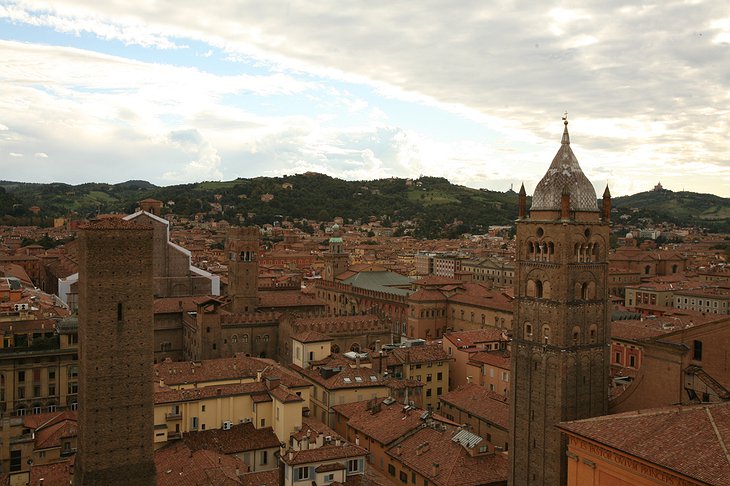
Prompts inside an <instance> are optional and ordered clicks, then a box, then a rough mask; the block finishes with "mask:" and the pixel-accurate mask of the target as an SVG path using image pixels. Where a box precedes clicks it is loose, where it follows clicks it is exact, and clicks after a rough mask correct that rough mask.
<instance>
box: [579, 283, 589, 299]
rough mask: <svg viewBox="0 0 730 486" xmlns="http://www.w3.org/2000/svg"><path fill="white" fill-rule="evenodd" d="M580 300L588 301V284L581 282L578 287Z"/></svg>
mask: <svg viewBox="0 0 730 486" xmlns="http://www.w3.org/2000/svg"><path fill="white" fill-rule="evenodd" d="M580 298H581V299H583V300H587V299H588V282H583V284H582V285H581V286H580Z"/></svg>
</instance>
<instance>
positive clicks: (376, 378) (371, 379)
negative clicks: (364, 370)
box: [370, 375, 378, 381]
mask: <svg viewBox="0 0 730 486" xmlns="http://www.w3.org/2000/svg"><path fill="white" fill-rule="evenodd" d="M370 381H378V377H377V376H375V375H370Z"/></svg>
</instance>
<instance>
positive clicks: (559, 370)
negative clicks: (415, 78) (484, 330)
mask: <svg viewBox="0 0 730 486" xmlns="http://www.w3.org/2000/svg"><path fill="white" fill-rule="evenodd" d="M564 123H565V129H564V132H563V139H562V143H561V146H560V149H559V150H558V153H557V154H556V155H555V158H554V159H553V162H552V164H551V165H550V168H549V169H548V171H547V173H546V174H545V176H544V177H543V178H542V180H541V181H540V182H539V183H538V185H537V187H536V188H535V192H534V194H533V197H532V207H531V208H530V212H529V215H528V214H527V213H526V211H525V204H526V203H525V198H523V197H521V198H520V206H521V207H520V217H519V219H518V220H517V266H516V280H515V298H516V299H515V300H516V306H515V319H514V326H513V342H512V373H513V379H512V390H511V420H512V438H511V444H510V461H511V473H510V484H511V485H513V486H522V485H543V484H544V485H560V484H565V483H566V480H567V462H566V455H565V452H566V444H565V440H564V439H563V438H562V437H561V434H560V432H559V431H558V430H557V429H556V428H555V424H557V423H558V422H561V421H565V420H575V419H582V418H587V417H593V416H597V415H604V414H606V412H607V408H608V365H609V362H608V359H609V358H608V351H609V348H608V346H609V328H608V299H607V296H608V293H607V292H608V291H607V288H608V285H607V284H608V280H607V279H608V261H607V258H608V256H607V255H608V246H609V218H610V201H609V202H608V204H607V203H606V200H605V198H604V202H603V208H602V209H603V210H602V211H599V209H598V204H597V200H596V192H595V190H594V189H593V186H592V185H591V183H590V181H589V180H588V179H587V178H586V176H585V175H584V174H583V171H582V170H581V168H580V166H579V165H578V160H577V159H576V157H575V155H574V154H573V151H572V150H571V148H570V138H569V135H568V121H567V119H566V118H564ZM609 197H610V196H609Z"/></svg>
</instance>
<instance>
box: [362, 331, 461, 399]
mask: <svg viewBox="0 0 730 486" xmlns="http://www.w3.org/2000/svg"><path fill="white" fill-rule="evenodd" d="M381 357H382V359H383V360H384V361H385V368H386V369H387V370H388V372H390V373H391V374H392V375H393V376H395V377H396V378H403V379H406V380H413V381H416V382H420V383H423V389H422V394H423V395H422V404H419V406H422V407H423V408H425V409H427V410H438V408H439V406H440V403H439V397H440V396H441V395H442V394H444V393H446V392H448V391H449V362H450V361H452V360H453V358H450V357H449V356H448V355H447V354H446V351H444V350H443V348H442V347H441V345H439V344H433V345H422V346H411V347H404V348H396V349H393V350H390V351H383V352H382V353H380V352H378V353H373V354H372V359H373V361H374V363H375V366H376V367H379V366H380V365H379V361H380V359H381Z"/></svg>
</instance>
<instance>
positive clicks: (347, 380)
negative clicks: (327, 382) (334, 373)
mask: <svg viewBox="0 0 730 486" xmlns="http://www.w3.org/2000/svg"><path fill="white" fill-rule="evenodd" d="M342 381H344V382H345V383H352V380H351V379H349V378H343V379H342Z"/></svg>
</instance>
